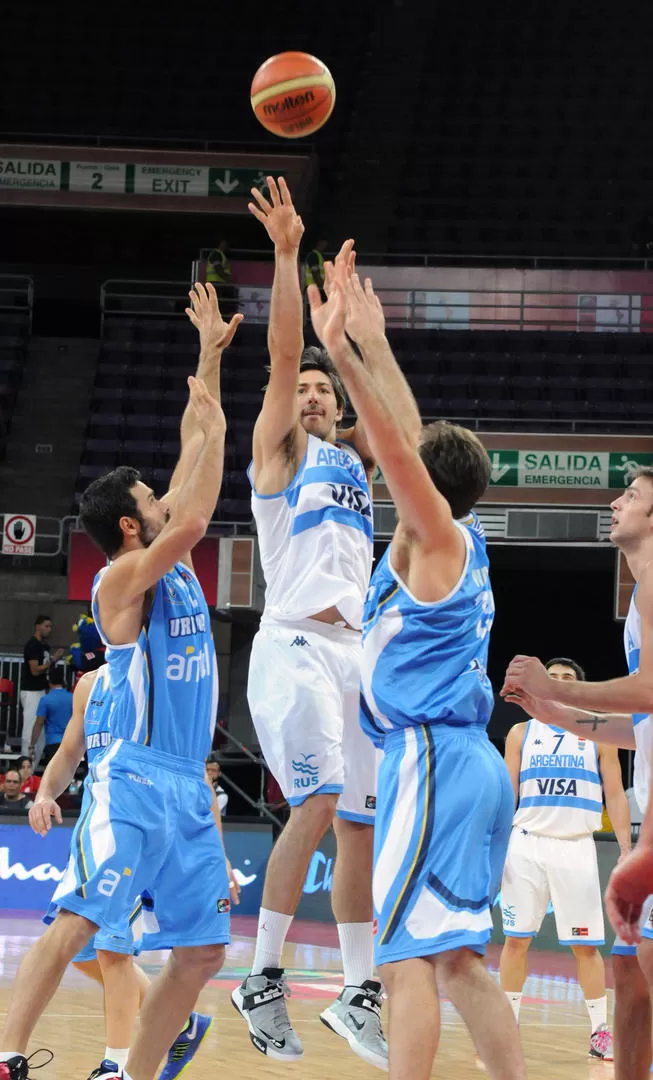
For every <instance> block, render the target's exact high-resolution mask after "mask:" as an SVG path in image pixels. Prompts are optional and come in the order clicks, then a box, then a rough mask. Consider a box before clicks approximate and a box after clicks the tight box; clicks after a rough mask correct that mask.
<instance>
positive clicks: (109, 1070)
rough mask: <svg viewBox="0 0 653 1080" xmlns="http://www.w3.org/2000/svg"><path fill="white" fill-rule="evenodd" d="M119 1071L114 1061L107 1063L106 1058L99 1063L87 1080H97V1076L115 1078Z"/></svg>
mask: <svg viewBox="0 0 653 1080" xmlns="http://www.w3.org/2000/svg"><path fill="white" fill-rule="evenodd" d="M119 1071H120V1070H119V1069H118V1066H117V1064H116V1062H115V1061H109V1060H108V1058H105V1059H104V1061H101V1062H100V1064H99V1065H98V1067H97V1069H93V1072H92V1073H91V1075H90V1076H89V1078H88V1080H98V1077H99V1076H116V1074H119Z"/></svg>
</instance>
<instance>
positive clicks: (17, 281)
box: [0, 274, 34, 333]
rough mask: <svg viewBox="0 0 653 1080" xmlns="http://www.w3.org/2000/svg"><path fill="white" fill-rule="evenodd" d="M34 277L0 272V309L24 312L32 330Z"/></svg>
mask: <svg viewBox="0 0 653 1080" xmlns="http://www.w3.org/2000/svg"><path fill="white" fill-rule="evenodd" d="M33 307H34V279H33V278H31V277H29V276H28V275H27V274H0V311H9V312H21V311H22V312H25V313H26V314H27V316H28V318H29V331H30V333H31V332H32V308H33Z"/></svg>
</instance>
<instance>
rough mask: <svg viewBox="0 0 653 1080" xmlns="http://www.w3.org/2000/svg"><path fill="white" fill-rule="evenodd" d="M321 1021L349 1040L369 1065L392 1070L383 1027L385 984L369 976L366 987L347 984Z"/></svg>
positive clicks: (322, 1015) (355, 1051) (325, 1011)
mask: <svg viewBox="0 0 653 1080" xmlns="http://www.w3.org/2000/svg"><path fill="white" fill-rule="evenodd" d="M320 1020H321V1021H322V1023H323V1024H325V1025H326V1026H327V1027H328V1028H330V1029H331V1031H335V1033H336V1035H340V1037H341V1038H343V1039H346V1040H347V1042H348V1043H349V1045H350V1047H351V1048H352V1050H353V1051H354V1053H355V1054H358V1056H359V1057H362V1058H363V1060H364V1061H367V1063H368V1064H369V1065H376V1067H377V1069H383V1070H384V1071H385V1072H387V1071H388V1044H387V1042H386V1040H385V1035H384V1034H383V1028H382V1027H381V983H380V982H375V981H374V980H373V979H366V980H365V982H364V983H363V985H362V986H345V988H344V990H343V991H342V993H341V994H339V996H338V997H337V998H336V1000H335V1001H334V1002H333V1004H332V1005H329V1008H328V1009H325V1010H324V1012H323V1013H322V1014H321V1016H320Z"/></svg>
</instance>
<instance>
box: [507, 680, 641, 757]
mask: <svg viewBox="0 0 653 1080" xmlns="http://www.w3.org/2000/svg"><path fill="white" fill-rule="evenodd" d="M551 681H552V682H553V681H554V680H551ZM558 681H559V683H560V685H562V680H558ZM501 696H502V697H505V699H506V701H511V702H513V704H515V705H519V706H520V707H521V708H522V709H523V710H524V712H525V713H528V715H529V716H536V717H537V719H538V720H540V721H541V722H542V723H543V724H552V725H553V726H554V727H560V728H564V730H565V731H569V732H571V734H572V735H577V736H578V737H579V739H591V741H592V742H596V743H599V742H600V743H608V744H609V745H610V746H621V747H623V749H624V750H634V749H635V729H634V728H633V718H632V716H630V715H629V714H626V713H612V714H611V713H592V712H584V711H583V710H582V709H570V708H569V707H568V706H567V705H560V704H558V703H557V702H555V701H545V700H544V699H543V698H536V697H534V696H533V695H532V694H529V693H528V691H526V690H517V689H514V690H506V688H505V686H504V688H503V690H502V691H501Z"/></svg>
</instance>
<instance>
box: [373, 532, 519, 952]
mask: <svg viewBox="0 0 653 1080" xmlns="http://www.w3.org/2000/svg"><path fill="white" fill-rule="evenodd" d="M455 524H456V527H457V528H458V529H460V530H461V532H462V534H463V536H464V538H465V545H466V558H465V564H464V567H463V569H462V572H461V575H460V578H459V580H458V583H457V585H456V586H455V587H454V588H453V589H452V590H451V592H450V593H449V595H448V596H447V597H445V598H444V599H443V600H441V601H439V602H437V603H423V602H421V601H419V600H417V599H415V597H414V596H412V595H411V593H410V592H409V591H408V589H407V588H406V586H405V585H404V584H403V582H402V581H401V580H400V578H399V576H398V575H397V574H396V573H395V572H394V570H393V569H392V566H391V564H390V549H388V551H386V554H385V555H384V557H383V559H382V560H381V562H380V563H379V566H378V568H377V570H376V572H375V574H374V577H373V578H372V584H371V586H370V589H369V592H368V595H367V601H366V606H365V617H364V622H363V663H362V677H361V678H362V686H363V694H364V698H365V699H366V700H365V701H364V703H363V706H362V710H361V711H362V716H361V723H362V726H363V729H364V730H365V731H366V732H367V734H368V735H370V736H371V738H372V740H373V741H374V742H375V743H377V745H382V746H383V750H384V754H383V760H382V762H381V766H380V769H379V780H378V788H377V801H376V823H375V828H374V876H373V890H372V892H373V900H374V915H375V918H376V920H377V928H378V934H377V938H376V945H375V955H376V962H377V964H379V965H380V964H384V963H392V962H395V961H398V960H406V959H409V958H411V957H418V956H434V955H436V954H437V953H440V952H445V951H448V950H451V949H461V948H468V949H473V950H474V951H476V952H479V953H483V952H484V950H485V946H486V944H487V942H488V941H489V939H490V934H491V932H492V904H493V901H494V899H495V896H496V893H497V891H498V888H499V884H500V880H501V871H502V869H503V864H504V861H505V855H506V850H507V846H508V839H509V836H510V827H511V823H512V814H513V807H514V799H513V792H512V786H511V783H510V777H509V775H508V770H507V768H506V766H505V763H504V762H503V760H502V759H501V756H500V754H499V753H498V752H497V751H496V750H495V748H494V747H493V746H492V744H491V743H490V741H489V739H488V737H487V734H486V730H485V729H486V726H487V723H488V720H489V718H490V713H491V711H492V701H493V696H492V688H491V685H490V682H489V679H488V677H487V674H486V670H485V668H486V663H487V653H488V643H489V633H490V628H491V626H492V621H493V616H494V600H493V598H492V590H491V588H490V581H489V573H488V558H487V554H486V550H485V537H484V535H483V530H482V529H481V526H480V524H479V522H478V519H477V518H475V517H472V518H471V519H470V521H469V523H466V524H463V523H461V522H455Z"/></svg>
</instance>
